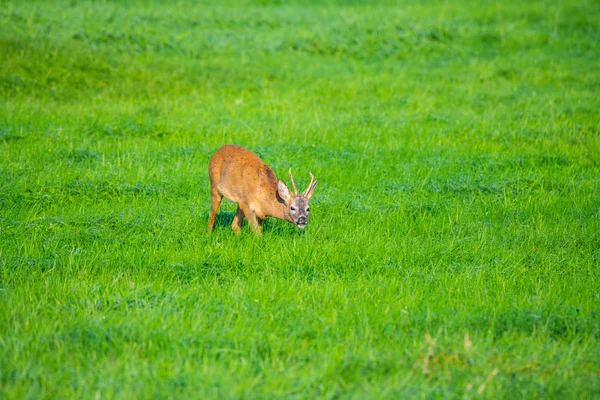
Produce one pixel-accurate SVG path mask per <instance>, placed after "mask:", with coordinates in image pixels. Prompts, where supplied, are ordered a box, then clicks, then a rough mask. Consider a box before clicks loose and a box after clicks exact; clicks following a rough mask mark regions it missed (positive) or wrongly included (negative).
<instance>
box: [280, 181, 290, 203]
mask: <svg viewBox="0 0 600 400" xmlns="http://www.w3.org/2000/svg"><path fill="white" fill-rule="evenodd" d="M277 194H278V195H279V197H281V198H282V199H283V201H285V202H287V201H288V199H289V198H290V196H291V194H290V190H289V189H288V187H287V186H286V185H285V183H283V181H282V180H281V179H278V180H277Z"/></svg>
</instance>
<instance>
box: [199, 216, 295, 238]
mask: <svg viewBox="0 0 600 400" xmlns="http://www.w3.org/2000/svg"><path fill="white" fill-rule="evenodd" d="M234 216H235V213H234V212H231V211H219V212H217V215H215V225H214V226H215V228H217V227H218V228H219V229H221V228H225V229H227V228H229V229H231V223H232V222H233V217H234ZM207 221H208V219H207ZM247 226H248V220H247V219H246V218H244V223H243V225H242V229H245V227H247ZM289 228H293V227H291V226H290V227H287V226H284V225H283V224H281V223H278V221H272V220H271V219H270V218H265V219H264V220H263V223H262V230H263V232H265V231H266V232H268V231H273V232H277V231H281V232H287V233H288V234H293V235H301V234H302V233H303V231H302V230H301V229H289Z"/></svg>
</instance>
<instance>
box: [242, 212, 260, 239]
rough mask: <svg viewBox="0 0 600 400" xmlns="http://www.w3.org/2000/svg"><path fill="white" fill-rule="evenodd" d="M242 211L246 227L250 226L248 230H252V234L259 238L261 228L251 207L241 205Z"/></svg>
mask: <svg viewBox="0 0 600 400" xmlns="http://www.w3.org/2000/svg"><path fill="white" fill-rule="evenodd" d="M242 210H243V211H244V215H245V216H246V219H247V220H248V225H250V228H252V232H254V233H255V234H256V235H257V236H260V234H261V232H262V227H261V226H260V224H259V223H258V218H257V217H256V212H254V209H253V208H252V206H248V205H242Z"/></svg>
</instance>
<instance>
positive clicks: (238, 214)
mask: <svg viewBox="0 0 600 400" xmlns="http://www.w3.org/2000/svg"><path fill="white" fill-rule="evenodd" d="M243 222H244V212H243V211H242V208H241V207H240V206H239V205H238V206H237V210H235V216H234V217H233V222H232V223H231V229H233V233H235V234H236V235H237V234H239V233H240V230H242V223H243Z"/></svg>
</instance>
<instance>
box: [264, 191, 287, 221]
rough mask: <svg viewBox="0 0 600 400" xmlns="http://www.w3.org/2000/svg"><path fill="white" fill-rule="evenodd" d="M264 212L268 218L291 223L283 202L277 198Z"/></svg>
mask: <svg viewBox="0 0 600 400" xmlns="http://www.w3.org/2000/svg"><path fill="white" fill-rule="evenodd" d="M265 211H266V212H265V214H266V215H268V216H270V217H273V218H278V219H283V220H286V221H292V217H291V216H290V213H289V210H288V206H286V205H285V203H284V202H282V201H280V200H279V199H278V198H277V196H275V199H274V200H273V201H272V202H271V203H270V204H269V205H268V207H267V210H265Z"/></svg>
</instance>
